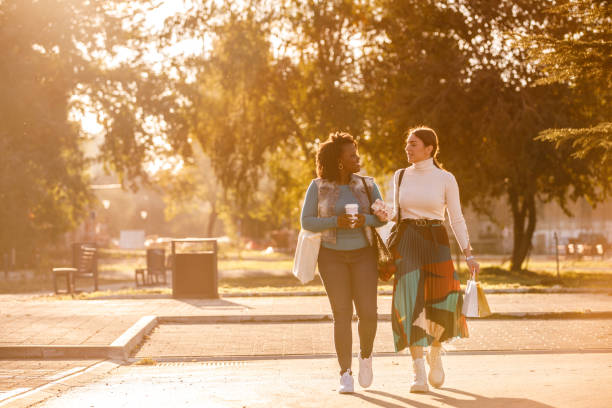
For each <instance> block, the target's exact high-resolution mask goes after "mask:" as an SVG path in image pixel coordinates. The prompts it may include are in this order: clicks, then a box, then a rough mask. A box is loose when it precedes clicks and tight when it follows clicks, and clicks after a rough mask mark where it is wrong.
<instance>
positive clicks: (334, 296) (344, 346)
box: [318, 247, 378, 374]
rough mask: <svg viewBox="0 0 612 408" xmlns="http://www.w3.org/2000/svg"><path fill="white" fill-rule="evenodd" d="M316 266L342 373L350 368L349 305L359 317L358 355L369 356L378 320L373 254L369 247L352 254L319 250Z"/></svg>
mask: <svg viewBox="0 0 612 408" xmlns="http://www.w3.org/2000/svg"><path fill="white" fill-rule="evenodd" d="M318 264H319V273H320V274H321V279H322V280H323V285H325V291H326V292H327V297H328V298H329V303H330V305H331V309H332V313H333V315H334V345H335V346H336V354H337V355H338V363H340V373H341V374H342V373H344V372H345V371H346V370H347V369H349V368H351V360H352V347H353V332H352V327H351V322H352V318H353V302H355V309H357V317H358V318H359V324H358V331H359V344H360V348H361V356H362V358H368V357H369V356H370V354H372V348H373V346H374V337H375V336H376V324H377V320H378V319H377V317H378V316H377V305H376V296H377V286H376V285H377V282H378V273H377V272H376V252H375V249H374V248H373V247H366V248H361V249H356V250H352V251H336V250H333V249H328V248H325V247H321V249H320V250H319V259H318Z"/></svg>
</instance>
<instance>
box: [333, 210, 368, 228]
mask: <svg viewBox="0 0 612 408" xmlns="http://www.w3.org/2000/svg"><path fill="white" fill-rule="evenodd" d="M364 224H365V217H364V216H363V214H357V216H356V217H353V216H351V215H349V214H342V215H339V216H338V228H342V229H353V228H360V227H362V226H363V225H364Z"/></svg>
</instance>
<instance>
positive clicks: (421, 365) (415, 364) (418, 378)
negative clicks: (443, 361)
mask: <svg viewBox="0 0 612 408" xmlns="http://www.w3.org/2000/svg"><path fill="white" fill-rule="evenodd" d="M412 368H413V370H414V380H413V381H412V385H411V386H410V392H428V391H429V386H428V385H427V372H426V371H425V359H424V358H417V359H416V360H412Z"/></svg>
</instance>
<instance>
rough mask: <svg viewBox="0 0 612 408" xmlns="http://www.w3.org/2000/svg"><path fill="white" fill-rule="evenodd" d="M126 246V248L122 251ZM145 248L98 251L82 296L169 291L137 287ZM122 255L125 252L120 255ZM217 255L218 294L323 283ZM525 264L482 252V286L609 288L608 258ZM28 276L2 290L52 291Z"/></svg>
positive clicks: (254, 256)
mask: <svg viewBox="0 0 612 408" xmlns="http://www.w3.org/2000/svg"><path fill="white" fill-rule="evenodd" d="M124 252H125V253H124ZM144 254H145V253H144V251H116V250H114V251H108V253H106V251H104V252H102V256H101V258H100V260H99V264H98V270H99V272H100V286H101V287H102V288H104V289H108V290H105V291H102V292H97V293H96V294H92V293H84V294H80V295H78V297H82V298H90V297H96V296H97V297H99V296H107V295H111V294H114V295H130V294H144V295H146V294H167V295H169V294H171V289H170V288H169V287H167V288H144V289H142V288H135V283H134V269H135V268H137V267H143V266H144V265H145V260H144ZM121 255H124V256H123V257H122V256H121ZM238 255H239V254H238V253H224V254H220V255H219V261H218V262H219V263H218V267H219V271H220V272H221V276H222V277H221V278H220V280H219V292H220V293H221V294H240V293H264V292H295V291H298V292H319V291H323V290H324V288H323V285H322V284H321V281H320V279H319V277H318V276H316V277H315V280H313V281H312V282H310V283H308V284H306V285H302V284H301V283H300V282H299V281H298V280H297V279H296V278H294V277H293V276H292V275H291V267H292V263H293V258H292V257H291V256H290V255H287V254H281V253H274V254H268V255H266V254H263V253H261V252H259V251H242V252H241V253H240V256H238ZM461 266H462V267H463V268H462V269H461V271H460V279H461V283H462V284H465V282H466V280H467V278H468V274H467V271H466V270H465V269H464V268H465V263H462V264H461ZM528 266H529V270H523V271H520V272H512V271H509V270H508V267H509V264H508V263H507V262H505V263H504V262H503V259H502V258H501V257H482V260H481V267H482V269H481V274H480V281H481V283H482V284H483V286H484V287H485V288H491V289H508V288H545V287H552V286H554V285H559V286H562V287H568V288H578V287H587V288H612V260H600V259H585V260H563V261H562V262H561V265H560V266H561V267H560V271H561V281H560V282H559V281H557V279H556V263H555V262H554V260H551V259H549V258H545V257H541V258H533V259H531V260H530V261H529V264H528ZM24 276H29V277H28V279H16V278H15V276H13V277H12V278H11V279H9V280H6V279H3V277H4V276H3V274H2V273H0V293H40V292H52V291H53V282H52V280H51V277H50V272H47V273H42V274H41V275H40V276H36V275H32V274H31V273H30V274H29V275H28V274H25V275H24ZM90 282H91V280H90V279H83V280H79V284H78V287H79V288H82V289H88V288H91V286H92V284H91V283H90ZM379 289H380V290H391V289H392V283H391V282H379Z"/></svg>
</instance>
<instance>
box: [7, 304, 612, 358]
mask: <svg viewBox="0 0 612 408" xmlns="http://www.w3.org/2000/svg"><path fill="white" fill-rule="evenodd" d="M487 299H488V301H489V304H490V306H491V310H492V311H493V312H496V313H517V312H522V313H534V312H589V311H590V312H611V311H612V296H609V295H606V294H591V293H584V294H491V295H488V296H487ZM390 309H391V297H390V296H380V297H379V302H378V311H379V313H380V314H388V313H389V312H390ZM302 314H326V315H329V314H331V309H330V307H329V302H328V300H327V297H325V296H303V297H248V298H227V299H217V300H204V299H200V300H197V299H193V300H176V299H172V298H160V297H151V298H148V299H125V300H121V299H113V300H61V301H60V300H55V299H53V298H31V297H26V296H21V297H20V296H14V295H13V296H10V295H9V296H0V333H2V336H0V346H13V345H50V344H54V345H92V346H98V345H110V344H111V343H112V342H113V341H114V340H115V339H116V338H118V337H119V336H120V335H121V334H122V333H123V332H124V331H126V330H127V329H129V328H130V327H131V326H132V325H133V324H134V323H135V322H136V321H138V319H139V318H140V317H141V316H145V315H156V316H215V315H225V316H227V315H232V316H261V315H302Z"/></svg>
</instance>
